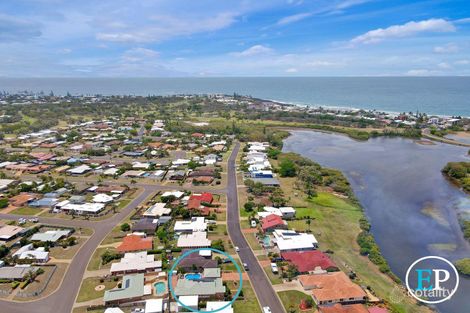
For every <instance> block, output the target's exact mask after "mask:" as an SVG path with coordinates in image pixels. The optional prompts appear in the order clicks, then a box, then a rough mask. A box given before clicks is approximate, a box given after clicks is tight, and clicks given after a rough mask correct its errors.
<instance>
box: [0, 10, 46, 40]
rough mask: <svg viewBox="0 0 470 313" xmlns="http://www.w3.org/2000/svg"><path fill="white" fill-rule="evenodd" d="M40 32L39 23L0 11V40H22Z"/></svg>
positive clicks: (33, 36)
mask: <svg viewBox="0 0 470 313" xmlns="http://www.w3.org/2000/svg"><path fill="white" fill-rule="evenodd" d="M41 34H42V32H41V25H40V24H39V23H37V22H34V21H31V20H27V19H23V18H19V17H16V16H10V15H6V14H2V13H0V41H3V42H5V41H24V40H27V39H31V38H35V37H39V36H41Z"/></svg>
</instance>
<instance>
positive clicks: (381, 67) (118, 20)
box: [0, 0, 470, 77]
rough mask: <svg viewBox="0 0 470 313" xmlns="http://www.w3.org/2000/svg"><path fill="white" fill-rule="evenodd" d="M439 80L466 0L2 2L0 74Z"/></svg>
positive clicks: (467, 71)
mask: <svg viewBox="0 0 470 313" xmlns="http://www.w3.org/2000/svg"><path fill="white" fill-rule="evenodd" d="M444 75H445V76H451V75H458V76H460V75H470V2H469V0H447V1H446V0H423V1H413V0H310V1H308V0H303V1H302V0H239V1H235V0H215V1H210V0H197V1H194V0H186V1H181V0H138V1H137V0H100V1H95V0H80V1H67V0H4V1H0V77H175V76H183V77H185V76H196V77H206V76H444Z"/></svg>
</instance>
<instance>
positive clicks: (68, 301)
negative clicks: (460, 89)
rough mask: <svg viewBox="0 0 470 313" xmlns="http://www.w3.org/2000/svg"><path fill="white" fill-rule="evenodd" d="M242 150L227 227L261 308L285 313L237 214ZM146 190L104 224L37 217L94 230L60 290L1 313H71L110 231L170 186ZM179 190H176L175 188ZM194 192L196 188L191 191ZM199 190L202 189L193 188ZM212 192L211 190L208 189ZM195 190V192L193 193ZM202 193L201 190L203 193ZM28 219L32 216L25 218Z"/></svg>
mask: <svg viewBox="0 0 470 313" xmlns="http://www.w3.org/2000/svg"><path fill="white" fill-rule="evenodd" d="M239 148H240V144H239V143H237V144H236V146H235V148H234V150H233V151H232V154H231V156H230V158H229V162H228V186H227V189H226V191H227V211H228V212H227V226H228V231H229V234H230V237H231V239H232V242H233V244H234V245H236V246H238V247H239V248H240V252H239V256H240V258H241V260H242V262H243V263H247V264H249V267H250V270H249V271H248V275H249V277H250V280H251V282H252V285H253V288H254V290H255V292H256V295H257V297H258V299H259V301H260V303H261V305H262V306H269V307H270V308H271V311H272V312H273V313H285V311H284V309H283V306H282V304H281V302H280V301H279V298H278V297H277V296H276V293H275V291H274V290H273V288H272V286H271V283H270V281H269V280H268V278H267V277H266V275H265V274H264V273H263V269H262V268H261V266H260V265H259V263H258V260H257V259H256V257H255V255H254V254H253V251H252V250H251V249H250V248H249V246H248V243H247V242H246V240H245V237H244V236H243V234H242V232H241V229H240V219H239V213H238V197H237V181H236V171H235V163H236V157H237V154H238V151H239ZM141 187H143V189H144V191H143V192H142V193H141V194H139V195H138V196H137V197H136V198H135V199H134V200H132V201H131V202H130V203H129V205H128V206H127V207H126V208H124V209H123V210H122V211H121V212H119V213H117V214H116V215H114V216H113V217H111V218H109V219H106V220H103V221H85V220H78V219H76V220H65V219H60V218H44V217H38V219H39V222H41V223H44V224H51V225H62V226H72V227H82V228H91V229H93V230H94V233H93V235H92V236H91V237H90V239H88V241H87V242H86V243H85V244H84V245H83V246H82V247H81V249H80V251H79V252H78V253H77V255H76V256H75V257H74V258H73V260H72V262H71V264H70V266H69V268H68V270H67V272H66V274H65V276H64V279H63V281H62V283H61V285H60V286H59V288H58V289H57V290H56V291H55V292H54V293H53V294H51V295H49V296H48V297H46V298H43V299H40V300H36V301H32V302H21V303H18V302H11V301H5V300H0V312H6V313H31V312H34V313H52V312H53V313H66V312H71V311H72V309H73V305H74V302H75V298H76V295H77V294H78V291H79V288H80V284H81V281H82V277H83V274H84V272H85V270H86V267H87V265H88V261H89V260H90V259H91V256H92V255H93V253H94V252H95V250H96V248H97V247H98V245H99V244H100V243H101V241H102V240H103V239H104V238H105V237H106V236H107V234H108V233H109V232H111V230H112V229H113V228H114V227H115V226H116V225H117V224H119V223H120V222H121V221H122V220H123V219H124V218H125V217H126V216H128V215H129V214H130V213H131V211H132V210H134V209H135V208H136V207H138V206H139V205H141V204H142V202H144V200H145V199H146V198H148V197H149V196H150V195H151V194H153V193H154V192H156V191H159V190H168V189H170V188H169V186H158V185H146V184H142V185H141ZM173 189H177V187H175V188H173ZM189 189H191V190H192V189H193V188H189ZM194 189H199V188H194ZM208 189H209V190H207V189H206V190H207V191H211V190H210V188H208ZM194 191H196V190H194ZM201 191H202V190H201ZM212 191H213V192H218V193H223V192H224V191H225V190H224V189H222V190H212ZM19 217H21V216H20V215H14V214H0V219H15V220H17V219H18V218H19ZM24 217H25V218H29V217H30V216H24Z"/></svg>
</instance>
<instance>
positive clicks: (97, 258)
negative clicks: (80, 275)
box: [87, 248, 117, 271]
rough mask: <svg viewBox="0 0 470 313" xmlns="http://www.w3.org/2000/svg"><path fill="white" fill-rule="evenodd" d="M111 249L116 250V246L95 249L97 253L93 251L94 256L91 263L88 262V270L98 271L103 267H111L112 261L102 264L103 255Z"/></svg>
mask: <svg viewBox="0 0 470 313" xmlns="http://www.w3.org/2000/svg"><path fill="white" fill-rule="evenodd" d="M106 250H109V251H111V252H116V249H114V248H98V249H96V250H95V253H93V256H92V257H91V259H90V263H89V264H88V267H87V270H89V271H96V270H99V269H102V268H109V267H111V263H112V262H111V263H108V264H105V265H102V264H101V255H102V254H103V253H104V252H105V251H106ZM116 262H117V261H116Z"/></svg>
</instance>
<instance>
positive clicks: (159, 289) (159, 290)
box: [153, 281, 166, 295]
mask: <svg viewBox="0 0 470 313" xmlns="http://www.w3.org/2000/svg"><path fill="white" fill-rule="evenodd" d="M153 286H154V287H155V293H156V294H157V295H161V294H164V293H165V291H166V284H165V283H164V282H161V281H159V282H156V283H155V284H154V285H153Z"/></svg>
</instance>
